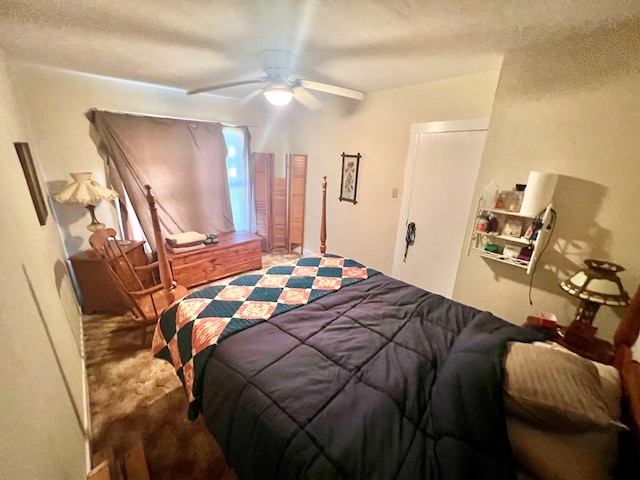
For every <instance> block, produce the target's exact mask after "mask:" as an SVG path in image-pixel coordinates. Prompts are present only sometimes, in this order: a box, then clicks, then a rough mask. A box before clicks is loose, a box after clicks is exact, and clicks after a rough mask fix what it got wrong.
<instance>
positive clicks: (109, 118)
mask: <svg viewBox="0 0 640 480" xmlns="http://www.w3.org/2000/svg"><path fill="white" fill-rule="evenodd" d="M85 115H86V117H87V118H88V119H89V121H90V122H91V124H92V130H93V131H92V138H93V140H94V142H95V143H96V146H97V147H98V152H99V153H100V155H101V156H102V157H103V158H104V160H105V162H106V165H107V176H108V180H109V182H110V183H111V185H112V187H113V188H114V189H116V190H117V191H118V193H120V195H121V198H125V196H124V191H123V188H124V189H125V190H126V193H127V195H128V196H129V199H130V201H131V204H132V205H133V208H134V210H135V213H136V214H137V216H138V219H139V221H140V225H141V226H142V229H143V231H144V233H145V235H146V237H147V240H148V241H149V243H150V245H151V247H152V248H153V249H154V250H155V248H156V247H155V245H154V243H155V242H154V236H153V229H152V226H151V217H150V214H149V209H148V206H147V202H146V199H145V197H144V195H145V191H144V185H147V184H148V185H150V186H151V188H152V190H151V191H152V193H153V195H154V196H155V197H156V202H157V204H158V218H159V220H160V225H161V228H162V230H163V232H162V233H163V235H164V236H166V235H169V234H172V233H179V232H184V231H190V230H195V231H197V232H200V233H205V234H209V233H221V232H228V231H231V230H233V229H234V226H233V214H232V210H231V200H230V197H229V184H228V181H227V167H226V156H227V147H226V144H225V140H224V136H223V134H222V125H221V124H220V123H216V122H202V121H191V120H180V119H174V118H162V117H150V116H145V115H137V114H130V113H120V112H106V111H100V110H96V109H92V110H90V111H88V112H87V113H86V114H85ZM120 205H121V209H123V210H122V211H121V214H122V220H123V224H125V225H126V224H127V217H128V212H127V211H126V203H125V202H120ZM125 228H126V227H125ZM124 233H125V236H126V231H125V232H124Z"/></svg>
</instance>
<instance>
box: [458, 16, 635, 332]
mask: <svg viewBox="0 0 640 480" xmlns="http://www.w3.org/2000/svg"><path fill="white" fill-rule="evenodd" d="M639 32H640V29H639V28H638V25H627V26H623V27H620V28H617V29H609V30H607V29H602V30H601V31H598V32H597V33H595V34H592V35H588V36H577V37H574V38H569V39H566V40H563V41H562V42H558V43H550V44H546V45H542V46H540V47H537V48H532V49H531V50H529V51H525V52H520V53H514V54H510V55H508V56H506V57H505V59H504V62H503V69H502V73H501V76H500V82H499V84H498V89H497V92H496V99H495V104H494V107H493V116H492V118H491V123H490V126H489V133H488V137H487V143H486V146H485V151H484V155H483V160H482V164H481V167H480V174H479V178H478V182H477V185H476V192H475V193H476V198H478V197H479V196H480V194H481V189H482V186H483V185H484V184H486V183H488V182H489V181H490V180H491V179H494V180H495V181H496V182H497V183H498V184H499V185H500V186H503V187H510V186H511V185H513V184H515V183H516V182H518V183H526V181H527V176H528V173H529V171H531V170H537V171H545V172H556V173H559V174H561V177H560V179H559V182H558V186H557V188H556V195H555V198H554V205H555V208H556V210H557V212H558V223H557V227H556V230H555V232H554V234H553V237H552V240H551V243H550V245H549V247H548V248H547V250H546V251H545V253H544V255H543V257H542V262H541V263H540V264H539V267H538V269H537V272H536V274H535V276H534V278H533V292H532V297H533V306H530V305H529V301H528V286H529V281H530V277H528V276H527V275H526V274H525V272H524V270H521V269H518V268H516V267H511V266H508V265H504V264H499V263H496V262H492V261H491V260H484V259H482V258H480V257H476V256H473V257H463V260H462V262H461V264H460V267H459V270H458V277H457V281H456V286H455V290H454V298H455V299H457V300H460V301H462V302H464V303H468V304H471V305H475V306H477V307H480V308H484V309H489V310H491V311H493V312H494V313H495V314H497V315H499V316H501V317H503V318H505V319H508V320H510V321H512V322H514V323H521V322H522V321H524V319H525V317H526V316H527V315H530V314H537V312H538V311H539V310H542V311H551V312H554V313H555V314H556V315H557V316H558V318H559V320H561V321H562V323H568V322H569V321H570V320H571V319H572V317H573V315H574V314H575V310H576V306H577V303H578V302H577V301H576V300H575V299H573V298H572V297H570V296H569V295H568V294H566V293H564V292H563V291H562V290H561V289H560V288H559V286H558V281H559V280H563V279H565V278H566V277H568V276H569V275H570V274H571V273H573V272H575V271H576V270H578V269H580V268H582V266H583V264H582V261H583V260H584V259H585V258H598V259H604V260H610V261H613V262H616V263H620V264H622V265H623V266H625V267H626V268H627V271H626V272H623V273H622V274H621V275H620V277H621V278H622V281H623V284H624V285H625V286H626V289H627V290H628V291H629V292H630V293H631V294H632V293H633V292H635V290H636V288H637V286H638V283H639V281H640V252H639V250H638V248H637V245H638V235H639V233H640V230H639V229H638V222H637V220H636V218H637V212H638V210H639V209H640V196H639V195H638V179H639V178H640V159H639V152H640V134H639V133H638V132H640V100H639V99H640V74H639V72H640V54H639V53H638V52H640V33H639ZM472 220H473V215H471V216H470V218H469V224H470V225H471V222H472ZM467 241H468V237H467ZM623 312H624V309H621V308H616V309H614V308H611V307H602V308H601V309H600V312H599V313H598V316H597V318H596V322H595V325H596V326H598V327H599V335H600V336H603V337H605V338H610V337H611V335H612V333H613V331H614V330H615V327H616V325H617V323H618V320H619V316H620V315H622V313H623Z"/></svg>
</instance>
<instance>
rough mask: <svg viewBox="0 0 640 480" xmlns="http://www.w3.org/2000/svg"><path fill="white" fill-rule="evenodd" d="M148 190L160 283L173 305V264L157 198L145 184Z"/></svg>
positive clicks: (168, 300)
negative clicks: (168, 256) (159, 216)
mask: <svg viewBox="0 0 640 480" xmlns="http://www.w3.org/2000/svg"><path fill="white" fill-rule="evenodd" d="M144 188H145V189H146V190H147V194H146V197H147V203H148V204H149V211H150V212H151V223H152V224H153V236H154V238H155V240H156V253H157V254H158V270H159V271H160V283H162V286H163V287H164V288H163V292H164V296H165V297H166V299H167V302H168V303H167V304H168V305H171V304H172V303H173V302H174V301H175V287H176V286H175V282H174V281H173V273H172V272H171V266H170V265H169V259H168V258H167V250H166V249H165V246H164V239H163V238H162V232H161V230H160V222H159V221H158V209H157V207H156V200H155V198H153V195H151V187H150V186H149V185H145V186H144Z"/></svg>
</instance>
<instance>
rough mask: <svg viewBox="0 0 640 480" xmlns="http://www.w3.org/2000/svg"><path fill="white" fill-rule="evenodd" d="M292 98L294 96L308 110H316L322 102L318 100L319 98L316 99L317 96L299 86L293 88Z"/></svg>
mask: <svg viewBox="0 0 640 480" xmlns="http://www.w3.org/2000/svg"><path fill="white" fill-rule="evenodd" d="M293 98H295V99H296V100H297V101H298V102H300V103H301V104H302V105H303V106H305V107H307V108H308V109H309V110H318V109H319V108H320V107H322V103H321V102H320V100H318V97H316V96H315V95H314V94H313V93H311V92H310V91H309V90H307V89H306V88H303V87H301V86H300V87H295V88H294V89H293Z"/></svg>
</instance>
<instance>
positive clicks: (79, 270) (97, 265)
mask: <svg viewBox="0 0 640 480" xmlns="http://www.w3.org/2000/svg"><path fill="white" fill-rule="evenodd" d="M144 244H145V242H140V241H131V242H126V241H125V242H120V246H121V247H122V250H123V251H124V254H125V255H126V256H127V258H129V261H131V263H132V264H133V265H134V266H136V267H138V266H142V265H146V264H147V263H149V262H148V260H147V254H146V253H145V251H144ZM69 262H70V263H71V267H72V268H73V273H74V275H75V277H76V282H77V284H78V289H79V290H80V294H81V296H82V298H81V300H80V305H81V306H82V313H84V314H86V315H92V314H95V313H113V314H115V315H122V314H124V313H125V312H126V311H127V310H128V308H127V306H126V304H125V303H124V301H123V300H122V297H121V296H120V294H119V293H118V289H117V288H116V286H115V285H114V284H113V281H112V280H111V277H110V276H109V273H108V272H107V270H106V269H105V267H104V265H103V263H102V260H101V259H100V257H99V256H98V254H97V253H96V252H94V251H93V249H89V250H84V251H82V252H78V253H76V254H75V255H73V256H71V257H69ZM149 275H151V274H149ZM145 283H146V282H145ZM152 284H153V280H152V278H151V277H149V285H152Z"/></svg>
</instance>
